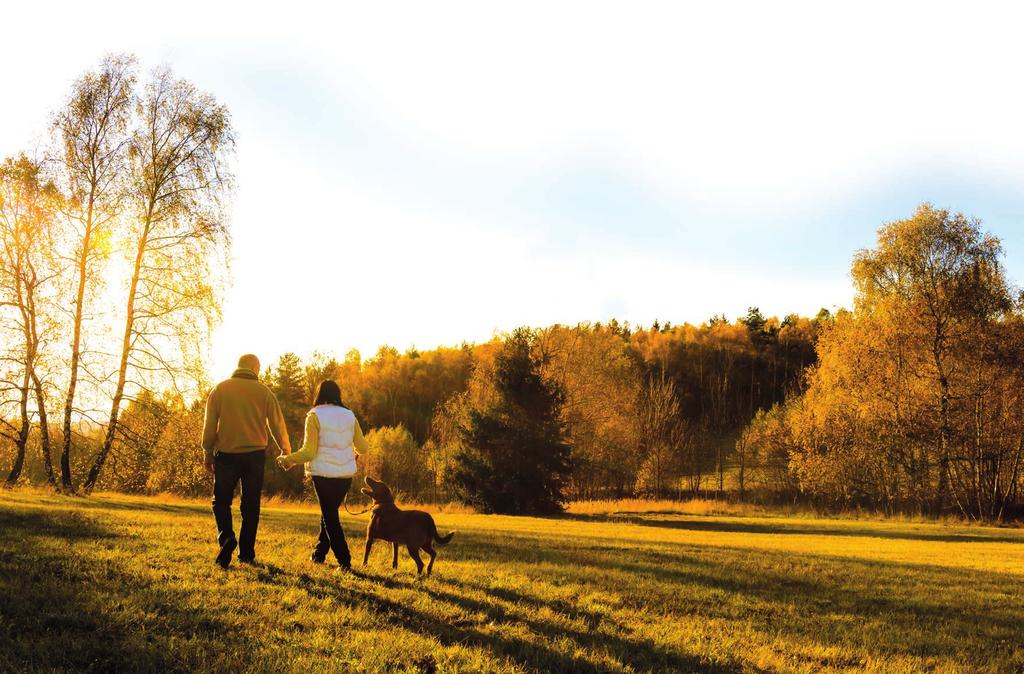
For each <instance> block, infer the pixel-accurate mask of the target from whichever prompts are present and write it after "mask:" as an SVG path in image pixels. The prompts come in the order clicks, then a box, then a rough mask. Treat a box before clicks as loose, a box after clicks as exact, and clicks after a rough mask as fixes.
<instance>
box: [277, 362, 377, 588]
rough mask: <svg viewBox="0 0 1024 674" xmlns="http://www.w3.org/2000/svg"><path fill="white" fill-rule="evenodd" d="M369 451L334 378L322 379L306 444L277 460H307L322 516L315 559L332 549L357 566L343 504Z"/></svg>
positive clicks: (346, 565) (285, 463) (347, 566)
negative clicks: (340, 510)
mask: <svg viewBox="0 0 1024 674" xmlns="http://www.w3.org/2000/svg"><path fill="white" fill-rule="evenodd" d="M357 449H358V451H356V450H357ZM366 450H367V445H366V439H365V438H364V437H363V431H362V429H360V428H359V422H358V421H356V415H355V414H353V413H352V410H350V409H348V408H347V407H345V406H344V405H343V404H342V402H341V389H339V388H338V385H337V384H336V383H334V382H333V381H324V382H321V383H320V387H319V388H318V389H317V392H316V402H315V403H313V409H311V410H310V411H309V413H308V414H307V415H306V437H305V439H304V440H303V442H302V448H301V449H300V450H299V451H297V452H295V453H293V454H288V455H282V456H279V457H277V463H278V464H279V465H280V466H281V467H282V468H284V469H289V468H291V467H292V466H295V465H298V464H300V463H304V464H306V474H307V475H310V476H312V478H313V489H315V490H316V499H317V501H318V502H319V503H320V515H321V517H320V539H319V540H318V541H317V543H316V546H314V548H313V555H312V556H311V557H310V560H312V561H313V562H316V563H317V564H322V563H323V562H324V560H325V559H326V558H327V551H328V550H331V551H333V552H334V556H335V558H336V559H337V560H338V564H339V566H340V568H341V569H344V570H351V569H352V556H351V555H350V554H349V551H348V543H346V542H345V533H344V532H343V531H342V529H341V520H340V519H339V517H338V508H340V507H341V503H342V501H343V500H344V499H345V494H346V493H348V489H349V487H351V486H352V476H353V475H355V474H356V458H357V457H358V456H360V455H361V453H363V452H366Z"/></svg>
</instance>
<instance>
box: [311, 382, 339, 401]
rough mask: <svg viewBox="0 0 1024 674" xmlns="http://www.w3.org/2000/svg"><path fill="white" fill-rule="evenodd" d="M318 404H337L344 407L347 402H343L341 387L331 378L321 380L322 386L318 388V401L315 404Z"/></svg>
mask: <svg viewBox="0 0 1024 674" xmlns="http://www.w3.org/2000/svg"><path fill="white" fill-rule="evenodd" d="M317 405H337V406H338V407H344V406H345V403H343V402H341V389H340V388H338V385H337V384H335V383H334V382H333V381H331V380H330V379H328V380H326V381H322V382H320V386H318V387H317V389H316V401H315V402H314V403H313V406H314V407H316V406H317Z"/></svg>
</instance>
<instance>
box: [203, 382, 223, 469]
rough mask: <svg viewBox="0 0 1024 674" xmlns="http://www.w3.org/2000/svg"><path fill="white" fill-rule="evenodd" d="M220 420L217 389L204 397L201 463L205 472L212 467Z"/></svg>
mask: <svg viewBox="0 0 1024 674" xmlns="http://www.w3.org/2000/svg"><path fill="white" fill-rule="evenodd" d="M219 420H220V396H219V395H217V389H216V388H214V389H213V390H212V391H210V395H209V396H207V397H206V418H205V419H204V420H203V455H204V456H203V463H204V464H205V465H206V468H207V470H210V469H211V468H212V466H213V450H214V448H215V447H216V445H217V422H218V421H219Z"/></svg>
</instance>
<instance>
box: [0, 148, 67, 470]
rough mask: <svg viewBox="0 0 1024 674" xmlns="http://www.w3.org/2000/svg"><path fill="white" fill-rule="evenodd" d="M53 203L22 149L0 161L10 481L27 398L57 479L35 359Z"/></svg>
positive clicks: (1, 417) (25, 424) (25, 433)
mask: <svg viewBox="0 0 1024 674" xmlns="http://www.w3.org/2000/svg"><path fill="white" fill-rule="evenodd" d="M56 203H57V194H56V190H55V188H54V187H53V185H52V183H47V184H43V182H42V179H41V176H40V167H39V164H38V163H36V162H34V161H32V160H30V159H28V158H27V157H25V156H24V155H22V156H20V157H18V158H17V159H7V160H6V161H5V162H4V163H3V165H2V166H0V244H2V251H0V315H2V316H3V325H4V328H5V329H4V333H5V334H4V342H5V343H6V344H8V345H9V349H8V350H6V352H5V353H3V355H2V356H0V358H2V361H3V363H4V365H5V367H4V371H5V372H6V373H7V376H6V377H5V378H4V379H5V381H4V384H3V386H4V388H5V392H8V393H15V394H16V395H15V396H13V397H12V398H6V399H5V402H9V403H14V406H16V408H17V410H18V421H17V422H16V423H12V422H10V421H8V420H7V419H6V415H5V414H4V410H3V407H4V406H2V405H0V435H3V436H4V437H7V438H8V439H9V440H11V441H12V442H14V445H15V460H14V465H13V466H12V468H11V471H10V473H9V474H8V476H7V481H6V482H7V484H8V485H11V484H14V483H15V482H17V480H18V478H19V477H20V475H21V471H22V468H23V466H24V462H25V453H26V447H27V444H28V438H29V433H30V431H31V426H32V419H31V410H30V404H31V405H32V406H34V407H35V415H36V416H37V418H38V420H39V434H40V450H41V451H42V456H43V465H44V468H45V470H46V477H47V480H48V481H49V482H50V484H51V485H54V484H55V478H54V473H53V463H52V460H51V456H50V434H49V427H48V421H47V416H46V395H45V392H44V386H43V376H42V374H41V373H40V367H39V363H40V359H41V357H42V353H41V351H42V346H43V343H44V334H43V333H44V330H45V326H46V324H47V322H48V320H47V318H46V316H45V315H43V304H44V301H45V300H44V298H43V296H42V295H43V288H44V287H45V286H46V285H47V284H49V283H50V282H51V281H52V280H53V278H54V276H55V275H56V269H55V267H54V266H53V264H51V262H52V260H51V257H50V255H49V251H50V250H51V248H52V244H53V240H52V229H51V228H52V224H53V215H54V206H55V204H56ZM33 397H34V398H35V399H34V400H33V401H31V403H30V399H31V398H33Z"/></svg>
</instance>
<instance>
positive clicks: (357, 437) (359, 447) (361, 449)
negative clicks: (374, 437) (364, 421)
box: [352, 419, 370, 456]
mask: <svg viewBox="0 0 1024 674" xmlns="http://www.w3.org/2000/svg"><path fill="white" fill-rule="evenodd" d="M352 444H353V445H354V446H355V454H356V456H360V455H362V454H366V452H368V451H369V449H370V445H369V443H367V442H366V438H364V437H363V429H361V428H359V420H358V419H357V420H356V427H355V430H353V431H352Z"/></svg>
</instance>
